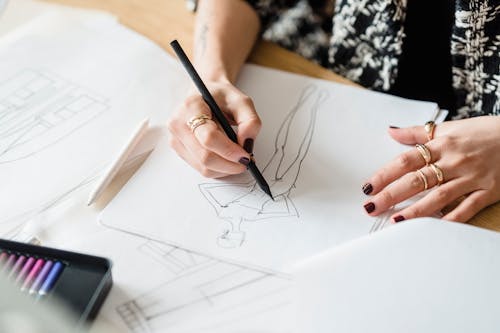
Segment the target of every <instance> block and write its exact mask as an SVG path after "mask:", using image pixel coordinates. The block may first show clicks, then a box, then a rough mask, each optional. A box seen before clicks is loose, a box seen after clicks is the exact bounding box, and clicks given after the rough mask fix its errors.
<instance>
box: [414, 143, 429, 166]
mask: <svg viewBox="0 0 500 333" xmlns="http://www.w3.org/2000/svg"><path fill="white" fill-rule="evenodd" d="M415 148H417V150H418V152H419V153H420V155H422V158H423V159H424V161H425V165H429V163H431V161H432V155H431V151H430V150H429V148H427V146H426V145H423V144H420V143H417V144H416V145H415Z"/></svg>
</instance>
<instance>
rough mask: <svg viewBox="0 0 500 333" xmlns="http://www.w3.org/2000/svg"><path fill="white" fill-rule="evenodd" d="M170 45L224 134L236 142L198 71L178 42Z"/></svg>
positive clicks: (236, 139) (234, 134) (231, 130)
mask: <svg viewBox="0 0 500 333" xmlns="http://www.w3.org/2000/svg"><path fill="white" fill-rule="evenodd" d="M170 45H171V46H172V48H173V49H174V51H175V53H176V54H177V56H178V57H179V60H180V61H181V63H182V65H183V66H184V68H185V69H186V71H187V72H188V74H189V76H190V77H191V79H192V80H193V82H194V84H195V85H196V88H198V90H199V91H200V94H201V97H203V100H204V101H205V102H206V103H207V104H208V106H209V107H210V110H211V111H212V113H213V114H214V117H215V119H217V121H218V122H219V124H220V125H221V127H222V129H223V130H224V132H225V133H226V135H227V136H228V137H229V139H231V141H233V142H235V143H238V138H237V136H236V133H235V132H234V131H233V129H232V128H231V125H230V124H229V122H228V121H227V119H226V117H225V116H224V114H223V113H222V111H221V109H220V108H219V106H218V105H217V103H216V102H215V99H214V98H213V96H212V94H210V92H209V91H208V89H207V87H206V86H205V84H204V83H203V81H202V80H201V78H200V76H199V75H198V72H197V71H196V69H195V68H194V67H193V64H191V61H189V58H188V57H187V55H186V53H185V52H184V50H183V49H182V47H181V46H180V44H179V42H177V41H176V40H174V41H173V42H172V43H170Z"/></svg>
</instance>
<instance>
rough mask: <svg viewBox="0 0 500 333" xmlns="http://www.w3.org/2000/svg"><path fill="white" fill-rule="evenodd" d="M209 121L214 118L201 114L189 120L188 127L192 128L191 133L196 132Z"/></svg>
mask: <svg viewBox="0 0 500 333" xmlns="http://www.w3.org/2000/svg"><path fill="white" fill-rule="evenodd" d="M207 120H212V117H210V116H208V115H206V114H199V115H197V116H194V117H192V118H191V119H189V120H188V122H187V125H188V126H189V128H191V131H192V132H193V133H194V131H195V130H196V129H197V128H198V127H200V126H201V125H203V124H206V123H207Z"/></svg>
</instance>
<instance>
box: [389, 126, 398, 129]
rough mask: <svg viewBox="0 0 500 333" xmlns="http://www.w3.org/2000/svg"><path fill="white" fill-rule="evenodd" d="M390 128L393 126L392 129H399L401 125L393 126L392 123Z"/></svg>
mask: <svg viewBox="0 0 500 333" xmlns="http://www.w3.org/2000/svg"><path fill="white" fill-rule="evenodd" d="M389 128H392V129H399V127H397V126H392V125H391V126H389Z"/></svg>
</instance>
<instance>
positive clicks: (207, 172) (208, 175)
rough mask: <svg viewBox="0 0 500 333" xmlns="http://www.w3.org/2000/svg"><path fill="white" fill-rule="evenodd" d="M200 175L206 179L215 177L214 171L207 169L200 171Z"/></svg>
mask: <svg viewBox="0 0 500 333" xmlns="http://www.w3.org/2000/svg"><path fill="white" fill-rule="evenodd" d="M200 174H201V175H202V176H203V177H206V178H212V176H213V172H212V170H210V169H208V168H205V167H203V168H201V169H200Z"/></svg>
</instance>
